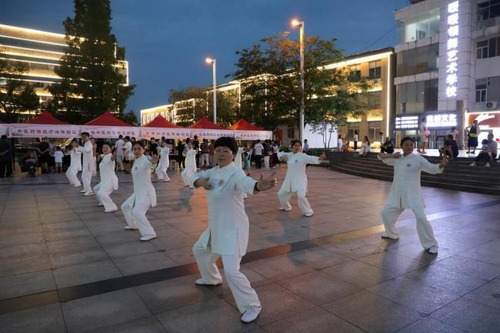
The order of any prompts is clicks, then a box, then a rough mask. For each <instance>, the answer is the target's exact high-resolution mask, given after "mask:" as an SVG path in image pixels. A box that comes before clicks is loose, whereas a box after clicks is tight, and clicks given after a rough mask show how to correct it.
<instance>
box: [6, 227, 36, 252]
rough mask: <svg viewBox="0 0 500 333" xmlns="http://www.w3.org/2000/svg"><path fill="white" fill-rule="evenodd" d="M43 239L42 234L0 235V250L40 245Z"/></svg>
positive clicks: (28, 232) (29, 232)
mask: <svg viewBox="0 0 500 333" xmlns="http://www.w3.org/2000/svg"><path fill="white" fill-rule="evenodd" d="M44 241H45V239H44V238H43V234H42V232H39V231H38V230H36V232H33V233H32V232H31V231H27V232H26V233H14V234H12V235H8V234H3V233H2V234H0V249H2V248H5V247H12V246H17V245H29V244H42V245H43V243H44Z"/></svg>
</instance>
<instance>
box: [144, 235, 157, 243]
mask: <svg viewBox="0 0 500 333" xmlns="http://www.w3.org/2000/svg"><path fill="white" fill-rule="evenodd" d="M155 238H156V235H146V236H142V237H141V242H147V241H150V240H152V239H155Z"/></svg>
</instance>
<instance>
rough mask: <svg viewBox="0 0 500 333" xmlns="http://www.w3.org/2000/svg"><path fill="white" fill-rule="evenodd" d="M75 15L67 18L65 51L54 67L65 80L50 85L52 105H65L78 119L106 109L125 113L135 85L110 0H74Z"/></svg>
mask: <svg viewBox="0 0 500 333" xmlns="http://www.w3.org/2000/svg"><path fill="white" fill-rule="evenodd" d="M74 3H75V17H74V18H69V17H68V18H67V19H66V20H65V21H64V22H63V24H64V27H65V30H66V43H67V45H68V47H67V48H66V51H65V54H64V55H63V56H62V57H61V60H60V66H58V67H57V68H56V70H55V72H56V74H58V75H59V76H60V77H61V78H62V81H61V82H60V83H59V84H56V85H53V86H52V87H50V89H49V90H50V92H51V93H52V95H54V100H53V101H52V105H51V108H52V109H58V110H61V109H64V110H65V111H67V112H68V116H70V117H72V116H75V117H77V115H78V114H80V116H79V117H78V118H79V119H76V120H77V121H79V122H82V121H83V122H84V121H88V120H90V119H93V118H95V117H96V116H98V115H100V114H102V113H103V112H105V111H117V112H119V113H120V114H121V113H123V111H124V109H125V107H126V102H127V99H128V98H129V97H130V96H131V95H132V94H133V90H134V86H133V85H126V81H125V80H126V75H125V74H122V73H121V72H120V69H123V68H124V63H123V62H120V60H124V59H125V49H124V48H121V47H119V46H118V44H117V40H116V37H115V35H113V34H112V33H111V25H110V21H111V7H110V3H109V0H74Z"/></svg>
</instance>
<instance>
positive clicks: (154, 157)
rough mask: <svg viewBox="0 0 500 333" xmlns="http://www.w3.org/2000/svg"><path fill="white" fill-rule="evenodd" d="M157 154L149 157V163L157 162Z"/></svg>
mask: <svg viewBox="0 0 500 333" xmlns="http://www.w3.org/2000/svg"><path fill="white" fill-rule="evenodd" d="M158 160H159V158H158V155H153V157H151V164H156V163H158Z"/></svg>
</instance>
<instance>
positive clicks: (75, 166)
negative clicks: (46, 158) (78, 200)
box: [66, 139, 82, 187]
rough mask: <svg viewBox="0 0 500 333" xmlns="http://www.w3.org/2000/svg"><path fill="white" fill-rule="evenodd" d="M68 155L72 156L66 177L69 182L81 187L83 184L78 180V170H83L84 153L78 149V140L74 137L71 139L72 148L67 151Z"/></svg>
mask: <svg viewBox="0 0 500 333" xmlns="http://www.w3.org/2000/svg"><path fill="white" fill-rule="evenodd" d="M66 155H69V156H70V161H71V162H70V165H69V168H68V170H66V177H67V178H68V180H69V183H70V184H71V185H73V186H74V187H80V186H81V185H82V184H81V183H80V181H79V180H78V177H77V174H78V171H81V170H82V153H80V152H79V151H78V141H76V139H73V141H71V150H70V151H69V152H68V151H67V152H66Z"/></svg>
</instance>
